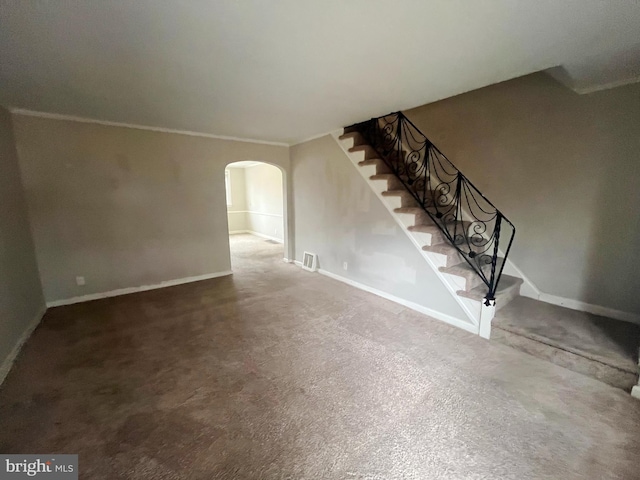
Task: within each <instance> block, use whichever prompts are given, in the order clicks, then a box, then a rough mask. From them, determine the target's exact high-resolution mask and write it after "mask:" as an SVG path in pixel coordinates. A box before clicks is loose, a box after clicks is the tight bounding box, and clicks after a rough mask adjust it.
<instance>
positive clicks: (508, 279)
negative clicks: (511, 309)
mask: <svg viewBox="0 0 640 480" xmlns="http://www.w3.org/2000/svg"><path fill="white" fill-rule="evenodd" d="M520 285H522V279H521V278H518V277H512V276H511V275H502V276H501V277H500V283H498V290H496V295H495V297H496V310H499V309H501V308H502V307H504V306H505V305H507V304H508V303H509V302H510V301H511V300H513V299H514V298H515V297H517V296H518V295H520ZM487 291H488V287H487V286H486V285H485V284H484V283H482V285H478V286H477V287H475V288H472V289H471V290H469V291H468V292H467V291H466V290H458V291H457V292H456V293H457V294H458V295H460V296H461V297H466V298H471V299H472V300H478V301H482V300H483V299H484V297H485V296H486V295H487Z"/></svg>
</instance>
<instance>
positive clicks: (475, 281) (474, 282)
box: [439, 257, 504, 292]
mask: <svg viewBox="0 0 640 480" xmlns="http://www.w3.org/2000/svg"><path fill="white" fill-rule="evenodd" d="M503 263H504V258H502V257H498V261H497V263H496V272H499V271H500V269H501V268H502V265H503ZM439 270H440V271H441V272H443V273H448V274H450V275H456V276H458V277H462V278H464V280H465V288H464V290H466V291H467V292H468V291H469V290H472V289H473V288H475V287H477V286H478V285H484V282H483V281H482V277H480V275H478V274H477V273H476V271H475V270H474V269H473V267H472V266H471V265H469V263H468V262H466V261H464V262H460V263H458V264H457V265H453V266H451V267H440V268H439ZM482 271H483V273H484V274H485V275H486V277H487V278H489V276H490V275H491V265H490V264H488V265H484V266H483V268H482Z"/></svg>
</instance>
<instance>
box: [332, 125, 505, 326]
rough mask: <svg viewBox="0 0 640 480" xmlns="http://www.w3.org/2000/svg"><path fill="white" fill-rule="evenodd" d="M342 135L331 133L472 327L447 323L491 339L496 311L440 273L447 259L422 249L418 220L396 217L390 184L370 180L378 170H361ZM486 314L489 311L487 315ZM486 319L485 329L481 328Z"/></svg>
mask: <svg viewBox="0 0 640 480" xmlns="http://www.w3.org/2000/svg"><path fill="white" fill-rule="evenodd" d="M340 135H342V130H336V131H334V132H332V133H331V136H332V137H333V139H334V140H335V141H336V143H337V144H338V146H339V147H340V148H341V149H342V151H343V152H344V153H345V155H346V156H347V158H349V160H350V161H351V163H352V164H353V166H354V167H355V169H356V170H357V171H358V172H359V173H360V175H361V176H362V177H363V178H364V180H365V181H366V182H367V184H368V185H369V186H370V187H371V190H373V192H374V193H375V195H376V196H377V197H378V199H379V200H380V201H381V202H382V204H383V205H384V206H385V207H386V208H387V210H388V212H389V214H390V215H391V217H392V218H393V219H394V220H395V221H396V223H397V224H398V225H399V226H400V229H401V230H402V231H403V232H404V233H405V235H406V236H407V237H409V240H411V243H413V245H414V246H415V247H416V249H417V250H418V251H419V252H420V254H421V255H422V257H423V258H424V259H425V261H426V262H427V264H428V265H429V266H430V267H431V269H432V270H433V271H434V273H435V274H436V276H437V277H438V279H439V280H440V281H441V282H442V283H443V284H444V286H445V287H446V289H447V290H448V291H449V293H450V294H451V296H452V297H453V298H454V299H455V301H456V302H457V303H458V305H460V307H461V308H462V310H463V311H464V313H465V314H466V316H467V319H468V320H469V322H470V323H469V324H467V323H466V322H463V321H460V322H459V323H453V322H451V321H447V320H443V321H447V323H451V324H452V325H454V326H456V327H459V328H463V329H464V330H467V331H469V332H471V333H475V334H477V335H481V336H482V337H484V338H489V331H490V322H491V320H492V319H493V311H494V307H485V306H484V305H483V302H479V301H476V300H473V299H471V298H466V297H461V296H459V295H458V294H457V291H458V290H459V289H460V283H459V280H458V279H457V278H452V277H453V276H452V275H449V274H446V273H443V272H441V271H440V270H439V267H441V266H444V265H445V263H444V260H443V255H441V254H438V253H433V252H427V251H425V250H423V249H422V246H423V245H425V240H424V237H423V236H424V235H429V234H424V233H420V232H411V231H410V230H409V229H408V228H407V227H409V226H411V225H413V219H414V218H415V217H414V215H412V214H402V213H396V212H395V211H394V209H395V208H398V207H399V206H400V205H399V204H397V200H396V199H395V198H393V197H385V196H383V195H382V192H383V191H385V190H387V185H386V181H379V180H371V179H370V178H369V177H370V176H371V175H375V174H376V167H375V166H364V167H362V166H359V165H358V162H360V161H362V160H364V153H363V152H349V148H350V147H351V146H352V145H347V144H345V143H343V141H342V140H340ZM344 142H347V143H348V142H349V140H345V141H344ZM483 310H485V311H484V312H483ZM481 318H482V325H481Z"/></svg>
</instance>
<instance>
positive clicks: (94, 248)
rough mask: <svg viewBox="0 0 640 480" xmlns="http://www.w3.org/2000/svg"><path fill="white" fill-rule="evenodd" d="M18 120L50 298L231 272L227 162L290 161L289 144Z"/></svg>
mask: <svg viewBox="0 0 640 480" xmlns="http://www.w3.org/2000/svg"><path fill="white" fill-rule="evenodd" d="M14 124H15V134H16V143H17V147H18V153H19V158H20V164H21V166H22V170H23V179H24V184H25V188H26V192H27V199H28V204H29V211H30V216H31V221H32V228H33V233H34V240H35V244H36V252H37V257H38V263H39V267H40V273H41V278H42V284H43V287H44V291H45V297H46V299H47V301H56V300H61V299H68V298H72V297H76V296H82V295H87V294H94V293H101V292H108V291H112V290H116V289H121V288H131V287H139V286H142V285H153V284H158V283H161V282H163V281H169V280H176V279H182V278H187V277H193V276H199V275H208V274H214V273H217V272H225V271H228V270H230V261H229V249H228V245H229V244H228V240H229V239H228V229H227V210H226V201H225V189H224V169H225V166H226V165H227V164H228V163H229V162H234V161H241V160H264V161H268V162H272V163H275V164H278V165H281V166H282V167H283V168H285V169H287V168H288V163H289V157H288V149H287V147H279V146H271V145H264V144H256V143H248V142H236V141H229V140H220V139H214V138H205V137H196V136H188V135H180V134H173V133H161V132H153V131H147V130H141V129H132V128H123V127H114V126H104V125H98V124H91V123H80V122H73V121H61V120H52V119H44V118H36V117H30V116H22V115H16V116H15V117H14ZM76 276H84V277H86V285H85V286H78V285H76V281H75V278H76Z"/></svg>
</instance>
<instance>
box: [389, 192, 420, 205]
mask: <svg viewBox="0 0 640 480" xmlns="http://www.w3.org/2000/svg"><path fill="white" fill-rule="evenodd" d="M382 196H383V197H400V199H401V201H402V206H403V207H416V206H418V203H417V202H416V199H415V198H413V196H412V195H411V194H410V193H409V192H407V191H406V190H405V189H395V190H386V191H384V192H382Z"/></svg>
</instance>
